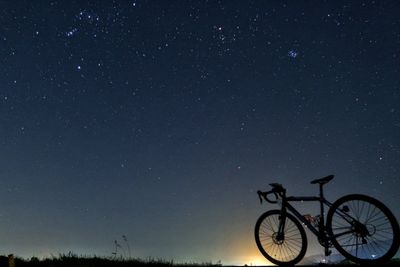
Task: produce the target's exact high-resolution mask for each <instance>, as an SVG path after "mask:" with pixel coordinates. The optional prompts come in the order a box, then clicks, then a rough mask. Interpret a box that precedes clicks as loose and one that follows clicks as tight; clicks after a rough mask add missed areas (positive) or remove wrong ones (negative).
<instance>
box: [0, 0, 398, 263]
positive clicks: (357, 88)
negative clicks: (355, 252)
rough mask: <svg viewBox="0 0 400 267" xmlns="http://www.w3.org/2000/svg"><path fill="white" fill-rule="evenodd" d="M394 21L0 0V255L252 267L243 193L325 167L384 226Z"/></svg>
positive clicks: (209, 7)
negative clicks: (377, 210) (367, 200)
mask: <svg viewBox="0 0 400 267" xmlns="http://www.w3.org/2000/svg"><path fill="white" fill-rule="evenodd" d="M399 13H400V3H399V2H398V1H336V0H335V1H333V0H332V1H289V2H286V1H239V0H237V1H230V0H229V1H228V0H227V1H162V0H159V1H142V0H137V1H105V0H104V1H102V0H101V1H81V0H79V1H45V0H43V1H23V0H21V1H5V0H2V1H0V60H1V65H0V70H1V71H0V203H1V208H0V240H1V242H0V254H9V253H14V254H16V255H20V256H23V257H30V256H38V257H42V256H49V255H51V254H53V255H58V253H67V252H68V251H73V252H76V253H78V254H88V255H93V254H96V255H101V256H111V253H112V252H113V251H114V249H115V248H114V240H118V241H119V243H120V244H121V245H122V246H124V248H125V250H127V248H126V247H127V245H126V244H125V243H124V241H123V240H122V238H121V236H122V235H125V236H126V237H127V239H128V242H129V245H130V247H131V252H132V256H134V257H143V258H145V257H149V256H151V257H155V258H164V259H167V260H169V259H174V260H175V261H200V262H201V261H217V260H222V263H226V264H229V263H236V264H244V263H247V264H249V263H254V262H256V261H258V260H262V256H261V254H260V253H259V252H258V251H257V248H256V245H255V241H254V238H253V229H254V224H255V222H256V220H257V218H258V216H259V215H260V214H261V213H262V212H264V211H265V210H267V209H269V208H272V206H260V205H259V202H258V198H257V195H256V191H257V190H259V189H262V190H267V189H268V188H269V186H268V183H271V182H280V183H282V184H283V185H285V186H286V187H287V189H288V193H289V194H294V195H313V194H316V193H317V187H316V186H313V185H310V184H309V181H310V180H312V179H314V178H320V177H322V176H326V175H329V174H335V175H336V177H335V179H334V180H333V181H332V182H331V183H329V184H328V185H327V186H326V190H327V191H326V196H327V198H328V199H330V200H334V199H335V198H338V197H339V196H341V195H344V194H346V193H356V192H357V193H364V194H368V195H371V196H374V197H376V198H378V199H380V200H381V201H383V202H384V203H385V204H386V205H387V206H388V207H389V208H390V209H391V210H392V211H393V212H394V214H395V215H396V216H397V217H399V216H400V205H399V203H398V199H399V197H400V192H399V190H398V188H399V187H398V186H399V183H400V105H399V101H400V78H399V77H400V64H399V63H400V17H399V15H398V14H399ZM303 208H304V211H305V212H308V213H309V212H311V213H312V212H314V211H316V209H315V207H314V206H312V207H310V205H307V206H305V207H303V206H301V207H300V210H303ZM310 242H311V248H309V253H308V255H311V254H313V253H314V254H315V253H317V254H318V253H320V254H321V253H322V249H320V248H318V249H315V248H317V246H316V245H315V244H314V243H315V239H312V240H310ZM313 244H314V245H315V246H313ZM314 247H315V248H314ZM313 249H314V251H313ZM120 251H121V253H122V250H120ZM126 253H127V252H126ZM264 262H266V261H264Z"/></svg>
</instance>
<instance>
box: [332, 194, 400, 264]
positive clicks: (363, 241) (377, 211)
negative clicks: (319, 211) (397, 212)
mask: <svg viewBox="0 0 400 267" xmlns="http://www.w3.org/2000/svg"><path fill="white" fill-rule="evenodd" d="M326 220H327V231H328V234H329V236H330V237H331V240H332V243H333V245H334V246H335V248H336V249H337V250H338V251H339V252H340V253H341V254H342V255H343V256H345V257H346V258H347V259H349V260H351V261H354V262H356V263H361V264H368V263H371V264H372V263H373V264H376V263H382V262H385V261H388V260H390V259H391V258H392V257H393V256H394V255H395V254H396V252H397V250H398V248H399V240H400V239H399V238H400V237H399V235H400V230H399V224H398V223H397V220H396V218H395V217H394V215H393V214H392V213H391V212H390V210H389V209H388V208H387V207H386V206H385V205H384V204H382V203H381V202H379V201H378V200H376V199H374V198H372V197H369V196H365V195H356V194H355V195H347V196H344V197H342V198H339V199H338V200H337V201H335V202H334V203H333V204H332V206H331V208H330V209H329V212H328V215H327V219H326Z"/></svg>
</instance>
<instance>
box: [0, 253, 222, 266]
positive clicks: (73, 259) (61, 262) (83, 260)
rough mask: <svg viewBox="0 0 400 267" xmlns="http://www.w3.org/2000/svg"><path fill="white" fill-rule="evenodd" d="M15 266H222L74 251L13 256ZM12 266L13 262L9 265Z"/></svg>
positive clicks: (3, 262) (4, 262)
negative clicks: (85, 254)
mask: <svg viewBox="0 0 400 267" xmlns="http://www.w3.org/2000/svg"><path fill="white" fill-rule="evenodd" d="M12 258H13V261H14V266H15V267H25V266H29V267H66V266H74V267H106V266H112V267H127V266H156V267H168V266H194V267H196V266H213V267H216V266H221V264H220V263H211V262H206V263H175V262H174V261H168V260H163V259H154V258H147V259H136V258H131V259H124V258H122V257H121V258H115V257H111V258H107V257H97V256H90V257H89V256H78V255H76V254H74V253H71V252H70V253H68V254H60V255H59V256H58V257H52V258H45V259H39V258H36V257H32V258H31V259H22V258H19V257H15V258H14V257H12ZM9 259H10V256H9V257H5V256H0V266H8V263H9ZM9 266H11V264H10V265H9Z"/></svg>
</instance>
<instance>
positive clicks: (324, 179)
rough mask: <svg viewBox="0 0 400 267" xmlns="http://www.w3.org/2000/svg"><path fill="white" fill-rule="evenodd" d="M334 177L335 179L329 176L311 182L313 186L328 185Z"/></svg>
mask: <svg viewBox="0 0 400 267" xmlns="http://www.w3.org/2000/svg"><path fill="white" fill-rule="evenodd" d="M333 177H335V175H328V176H326V177H323V178H319V179H315V180H313V181H311V184H320V185H323V184H326V183H327V182H329V181H330V180H332V179H333Z"/></svg>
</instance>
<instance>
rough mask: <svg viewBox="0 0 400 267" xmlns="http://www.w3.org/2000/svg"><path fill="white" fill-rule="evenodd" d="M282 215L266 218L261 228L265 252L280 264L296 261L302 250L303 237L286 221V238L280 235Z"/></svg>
mask: <svg viewBox="0 0 400 267" xmlns="http://www.w3.org/2000/svg"><path fill="white" fill-rule="evenodd" d="M279 221H280V215H279V214H272V215H270V216H268V217H266V218H265V219H264V220H263V221H262V223H261V224H260V228H259V240H260V244H261V246H262V248H263V249H264V251H265V252H266V253H267V254H268V255H269V256H270V257H272V258H274V259H276V260H277V261H279V262H291V261H293V260H295V259H296V258H297V257H298V256H299V255H300V253H301V250H302V236H301V232H300V230H299V228H298V227H297V225H296V224H294V222H293V221H292V220H290V219H288V218H287V219H286V223H285V229H284V231H283V232H284V236H283V237H282V236H280V235H279V234H278V227H279Z"/></svg>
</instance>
